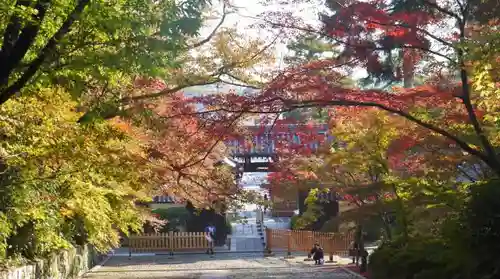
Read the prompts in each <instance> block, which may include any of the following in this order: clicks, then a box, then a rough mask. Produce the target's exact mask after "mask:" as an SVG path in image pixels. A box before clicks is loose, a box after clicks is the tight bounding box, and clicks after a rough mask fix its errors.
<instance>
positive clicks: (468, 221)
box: [369, 180, 500, 279]
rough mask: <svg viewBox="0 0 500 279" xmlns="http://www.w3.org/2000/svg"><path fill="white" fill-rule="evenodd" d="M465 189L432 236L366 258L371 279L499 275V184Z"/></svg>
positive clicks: (382, 248) (465, 278)
mask: <svg viewBox="0 0 500 279" xmlns="http://www.w3.org/2000/svg"><path fill="white" fill-rule="evenodd" d="M499 184H500V183H499V181H498V180H491V181H489V182H486V183H478V184H476V185H473V186H471V187H470V188H469V193H468V197H467V199H466V200H465V202H464V203H463V206H462V208H461V209H460V210H459V211H458V212H455V214H452V215H451V216H450V217H449V218H448V220H447V221H445V222H443V223H441V224H440V226H439V228H437V233H436V235H434V236H433V235H428V236H426V237H424V236H421V237H413V238H410V239H409V240H408V241H407V242H402V241H401V239H398V240H393V241H392V242H387V243H384V244H382V245H381V246H380V247H379V248H378V249H377V250H376V251H375V252H374V253H373V254H372V255H371V256H370V259H369V270H370V273H371V275H372V278H373V279H434V278H435V279H476V278H485V279H486V278H500V268H499V267H500V254H499V253H498V251H500V200H499V198H498V197H500V187H499V186H500V185H499Z"/></svg>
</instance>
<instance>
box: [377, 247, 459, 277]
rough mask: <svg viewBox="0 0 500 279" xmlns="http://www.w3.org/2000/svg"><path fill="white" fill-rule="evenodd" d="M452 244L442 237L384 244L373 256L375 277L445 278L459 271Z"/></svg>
mask: <svg viewBox="0 0 500 279" xmlns="http://www.w3.org/2000/svg"><path fill="white" fill-rule="evenodd" d="M448 248H449V247H447V246H446V244H445V243H444V242H443V241H442V240H439V239H425V238H415V239H411V240H410V241H409V242H408V243H406V244H404V243H402V242H401V241H393V242H390V243H384V244H382V245H381V246H380V247H379V248H378V249H377V250H375V252H374V253H373V254H372V255H371V256H370V258H369V263H368V268H369V270H370V274H371V278H372V279H409V278H411V279H445V278H453V275H454V274H456V273H455V270H453V268H450V265H449V263H450V262H451V261H452V260H453V255H452V254H451V253H450V250H449V249H448Z"/></svg>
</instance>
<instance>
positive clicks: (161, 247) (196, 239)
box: [128, 232, 209, 256]
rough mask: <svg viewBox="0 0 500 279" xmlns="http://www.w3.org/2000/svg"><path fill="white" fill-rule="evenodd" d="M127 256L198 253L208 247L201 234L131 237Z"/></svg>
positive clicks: (180, 233)
mask: <svg viewBox="0 0 500 279" xmlns="http://www.w3.org/2000/svg"><path fill="white" fill-rule="evenodd" d="M128 246H129V256H132V253H147V252H168V253H169V254H170V255H173V254H174V252H179V251H200V250H206V249H208V247H209V244H208V240H207V239H206V238H205V233H203V232H169V233H154V234H153V233H151V234H141V235H131V236H130V237H129V239H128Z"/></svg>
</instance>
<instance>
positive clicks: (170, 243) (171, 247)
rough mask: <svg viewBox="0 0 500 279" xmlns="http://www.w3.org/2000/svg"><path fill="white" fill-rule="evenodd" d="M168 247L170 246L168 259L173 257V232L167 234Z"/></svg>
mask: <svg viewBox="0 0 500 279" xmlns="http://www.w3.org/2000/svg"><path fill="white" fill-rule="evenodd" d="M168 245H169V246H170V255H169V258H173V257H174V232H172V231H170V232H168Z"/></svg>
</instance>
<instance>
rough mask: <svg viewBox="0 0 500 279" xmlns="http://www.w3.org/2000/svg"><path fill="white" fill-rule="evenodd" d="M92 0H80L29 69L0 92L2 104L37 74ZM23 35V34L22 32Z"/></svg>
mask: <svg viewBox="0 0 500 279" xmlns="http://www.w3.org/2000/svg"><path fill="white" fill-rule="evenodd" d="M89 2H90V0H80V1H78V3H77V5H76V7H75V8H74V9H73V11H72V12H71V14H70V15H69V16H68V17H67V18H66V21H64V23H63V24H62V25H61V27H60V28H59V29H58V30H57V32H56V33H55V34H54V35H53V36H52V37H51V38H50V39H49V41H48V42H47V44H46V45H45V47H44V48H43V49H42V50H41V51H40V53H39V55H38V57H37V58H36V59H35V60H33V62H31V63H30V65H29V67H28V69H27V70H26V71H25V72H24V73H23V75H22V76H21V77H20V78H19V79H18V80H17V81H16V82H14V84H12V85H11V86H9V87H8V88H6V89H5V90H2V92H1V93H0V104H3V103H5V102H6V101H7V100H8V99H10V97H12V96H13V95H14V94H15V93H17V92H19V90H21V88H23V87H24V86H25V85H26V83H27V82H28V81H29V80H30V79H31V78H32V77H33V76H34V75H35V74H36V72H37V71H38V69H39V68H40V66H41V65H42V64H43V62H44V61H45V59H46V58H47V57H48V56H49V54H50V53H51V52H52V51H53V50H54V49H55V48H56V46H57V43H59V41H60V40H61V39H62V38H63V37H64V36H65V35H66V34H67V33H68V32H69V31H70V29H71V26H72V25H73V23H74V22H75V21H76V20H77V19H78V17H79V16H80V14H81V13H82V12H83V10H84V9H85V7H86V6H87V5H88V4H89ZM21 36H22V34H21Z"/></svg>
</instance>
